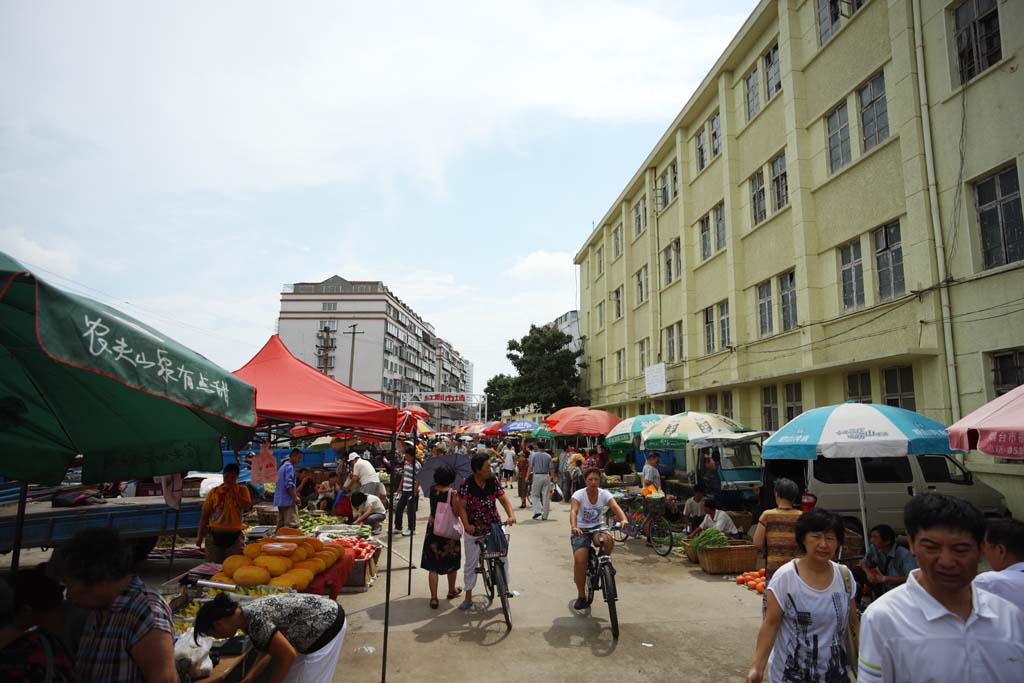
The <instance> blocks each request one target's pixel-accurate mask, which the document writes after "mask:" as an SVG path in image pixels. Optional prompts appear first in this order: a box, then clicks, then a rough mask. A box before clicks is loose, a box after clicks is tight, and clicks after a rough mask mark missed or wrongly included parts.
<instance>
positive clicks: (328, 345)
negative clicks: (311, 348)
mask: <svg viewBox="0 0 1024 683" xmlns="http://www.w3.org/2000/svg"><path fill="white" fill-rule="evenodd" d="M316 338H317V341H319V342H320V343H319V344H317V345H316V350H317V351H318V352H319V354H320V359H319V362H318V363H317V365H319V366H320V371H321V372H323V373H324V374H325V375H328V374H330V373H329V372H328V361H329V359H330V357H331V356H330V353H331V349H332V348H333V347H334V343H333V342H334V340H333V339H331V328H330V327H328V326H327V325H324V328H323V329H322V330H320V331H319V332H317V333H316Z"/></svg>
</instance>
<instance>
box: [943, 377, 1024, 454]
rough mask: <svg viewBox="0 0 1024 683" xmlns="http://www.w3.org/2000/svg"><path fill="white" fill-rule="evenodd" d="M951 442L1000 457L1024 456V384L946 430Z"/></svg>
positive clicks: (962, 449) (953, 444)
mask: <svg viewBox="0 0 1024 683" xmlns="http://www.w3.org/2000/svg"><path fill="white" fill-rule="evenodd" d="M947 431H948V432H949V445H950V446H951V447H953V448H956V449H958V450H961V451H969V450H972V449H977V450H979V451H981V452H982V453H987V454H988V455H994V456H998V457H1000V458H1024V385H1022V386H1019V387H1017V388H1016V389H1014V390H1013V391H1010V392H1008V393H1005V394H1003V395H1002V396H1000V397H999V398H997V399H995V400H993V401H989V402H988V403H986V404H985V405H983V406H982V407H980V408H978V409H977V410H975V411H974V412H972V413H970V414H969V415H965V416H964V417H962V418H961V419H960V420H958V421H957V422H956V423H955V424H953V425H951V426H950V427H949V429H948V430H947Z"/></svg>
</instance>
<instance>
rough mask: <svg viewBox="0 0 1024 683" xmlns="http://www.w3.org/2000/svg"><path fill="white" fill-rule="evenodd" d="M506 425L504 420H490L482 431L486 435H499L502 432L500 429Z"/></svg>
mask: <svg viewBox="0 0 1024 683" xmlns="http://www.w3.org/2000/svg"><path fill="white" fill-rule="evenodd" d="M504 426H505V423H504V422H500V421H499V422H488V423H487V424H485V425H484V428H483V429H481V430H480V433H481V434H483V435H485V436H498V435H499V434H500V433H501V432H499V431H498V430H500V429H501V428H502V427H504Z"/></svg>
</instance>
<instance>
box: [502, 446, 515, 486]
mask: <svg viewBox="0 0 1024 683" xmlns="http://www.w3.org/2000/svg"><path fill="white" fill-rule="evenodd" d="M501 456H502V459H503V462H502V465H501V474H502V479H503V481H504V484H505V486H511V485H512V478H513V477H514V476H515V474H516V449H514V448H512V444H510V443H508V442H506V443H505V448H504V449H503V450H502V451H501Z"/></svg>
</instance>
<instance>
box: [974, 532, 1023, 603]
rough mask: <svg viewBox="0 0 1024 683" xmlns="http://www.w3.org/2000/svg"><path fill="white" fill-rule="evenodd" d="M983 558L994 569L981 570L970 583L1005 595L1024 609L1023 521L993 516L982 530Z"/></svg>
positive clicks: (1004, 596)
mask: <svg viewBox="0 0 1024 683" xmlns="http://www.w3.org/2000/svg"><path fill="white" fill-rule="evenodd" d="M982 551H983V552H984V553H985V559H986V560H988V563H989V564H990V565H992V569H993V570H995V571H991V572H983V573H981V574H978V576H977V577H976V578H975V579H974V585H975V586H977V587H978V588H980V589H981V590H983V591H988V592H989V593H995V594H996V595H998V596H1000V597H1003V598H1006V599H1007V600H1009V601H1010V602H1012V603H1013V604H1015V605H1017V607H1020V608H1021V609H1022V610H1024V522H1018V521H1017V520H1015V519H996V520H992V521H990V522H989V523H988V529H986V530H985V545H984V546H983V547H982Z"/></svg>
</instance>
